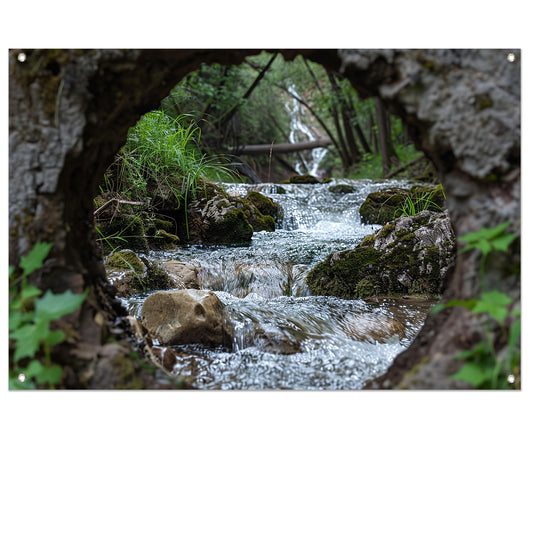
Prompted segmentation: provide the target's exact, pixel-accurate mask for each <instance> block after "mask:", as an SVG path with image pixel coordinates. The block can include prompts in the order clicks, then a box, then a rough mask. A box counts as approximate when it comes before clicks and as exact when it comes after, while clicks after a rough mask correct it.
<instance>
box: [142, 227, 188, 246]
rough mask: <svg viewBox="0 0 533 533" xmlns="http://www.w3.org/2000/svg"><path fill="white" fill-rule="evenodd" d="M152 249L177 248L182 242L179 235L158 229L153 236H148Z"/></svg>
mask: <svg viewBox="0 0 533 533" xmlns="http://www.w3.org/2000/svg"><path fill="white" fill-rule="evenodd" d="M148 242H149V244H150V248H151V249H152V250H175V249H176V247H177V246H178V245H179V243H180V238H179V237H178V236H177V235H174V234H172V233H168V232H167V231H165V230H163V229H158V230H157V231H156V232H155V234H154V235H153V236H152V237H148Z"/></svg>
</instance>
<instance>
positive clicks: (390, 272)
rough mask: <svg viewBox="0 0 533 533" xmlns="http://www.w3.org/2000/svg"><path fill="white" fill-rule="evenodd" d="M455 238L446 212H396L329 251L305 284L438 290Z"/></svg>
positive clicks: (392, 291)
mask: <svg viewBox="0 0 533 533" xmlns="http://www.w3.org/2000/svg"><path fill="white" fill-rule="evenodd" d="M454 252H455V237H454V234H453V230H452V228H451V225H450V221H449V219H448V216H447V213H446V212H445V213H432V212H430V211H422V212H421V213H419V214H418V215H415V216H413V217H401V218H398V219H396V220H394V221H393V222H390V223H388V224H386V225H385V226H383V228H381V229H380V230H379V231H377V232H376V233H374V234H373V235H369V236H367V237H365V239H363V241H362V242H361V244H360V245H359V246H358V247H357V248H355V249H352V250H344V251H341V252H335V253H333V254H331V255H330V256H329V257H328V258H327V259H326V260H325V261H323V262H322V263H320V264H318V265H317V266H316V267H314V268H313V269H312V270H311V271H310V272H309V274H308V276H307V283H308V285H309V288H310V290H311V293H312V294H314V295H331V296H339V297H341V298H366V297H369V296H372V295H399V294H430V295H437V294H441V292H442V291H443V289H444V285H445V279H446V275H447V273H448V271H449V269H450V268H451V267H452V266H453V264H454V257H455V256H454Z"/></svg>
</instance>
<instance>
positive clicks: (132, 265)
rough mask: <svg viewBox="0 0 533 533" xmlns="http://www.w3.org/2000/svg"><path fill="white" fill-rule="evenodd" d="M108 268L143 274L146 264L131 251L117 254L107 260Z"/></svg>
mask: <svg viewBox="0 0 533 533" xmlns="http://www.w3.org/2000/svg"><path fill="white" fill-rule="evenodd" d="M106 266H107V267H108V268H112V269H115V270H133V272H135V273H136V274H142V273H143V272H144V270H145V265H144V263H143V262H142V261H141V260H140V259H139V258H138V257H137V255H136V254H135V253H134V252H132V251H131V250H123V251H121V252H115V253H113V254H112V255H111V256H109V257H108V259H107V260H106Z"/></svg>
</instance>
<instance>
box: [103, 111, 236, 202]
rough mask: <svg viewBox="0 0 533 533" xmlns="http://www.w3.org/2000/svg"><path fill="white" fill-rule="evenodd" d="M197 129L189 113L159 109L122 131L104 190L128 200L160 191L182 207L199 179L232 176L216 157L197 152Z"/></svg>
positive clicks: (198, 187) (198, 130)
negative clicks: (175, 113) (124, 137)
mask: <svg viewBox="0 0 533 533" xmlns="http://www.w3.org/2000/svg"><path fill="white" fill-rule="evenodd" d="M200 138H201V130H200V128H199V127H198V126H197V125H196V123H195V120H194V118H193V117H191V116H190V115H179V116H178V117H176V118H171V117H169V116H167V115H166V114H165V113H164V112H163V111H151V112H149V113H147V114H146V115H144V116H143V117H142V118H141V119H140V120H139V122H137V124H136V125H135V126H133V127H132V128H130V130H129V132H128V137H127V140H126V143H125V145H124V146H123V147H122V149H121V150H120V152H119V153H118V154H117V157H116V160H115V162H114V164H113V166H112V167H111V169H109V171H108V172H107V173H106V176H105V185H106V188H107V190H113V191H115V192H116V193H118V194H119V195H121V196H123V197H124V196H125V197H127V198H129V199H131V200H141V201H144V200H145V199H146V195H147V192H149V191H152V192H153V191H157V190H164V191H166V192H165V193H164V195H166V194H168V191H170V193H171V194H172V195H174V197H175V199H176V200H177V205H178V207H180V205H181V204H182V202H183V203H184V205H185V206H187V203H188V201H189V199H190V198H191V196H192V197H193V198H194V197H196V193H197V191H198V190H199V189H200V188H202V186H203V181H204V180H205V179H206V178H209V179H223V178H224V177H226V178H232V174H233V173H232V170H231V169H229V168H227V167H226V166H224V164H223V163H221V162H220V158H218V157H215V156H207V155H206V154H204V153H202V151H201V149H200Z"/></svg>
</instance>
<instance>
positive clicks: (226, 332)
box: [141, 289, 232, 346]
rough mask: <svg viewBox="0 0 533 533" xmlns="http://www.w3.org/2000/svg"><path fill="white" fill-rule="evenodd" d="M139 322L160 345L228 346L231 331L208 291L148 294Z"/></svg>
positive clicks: (223, 310)
mask: <svg viewBox="0 0 533 533" xmlns="http://www.w3.org/2000/svg"><path fill="white" fill-rule="evenodd" d="M141 322H142V324H143V325H144V327H145V328H146V329H147V330H148V333H149V334H150V335H151V336H152V337H154V338H157V340H158V341H159V342H160V343H161V344H163V345H174V344H193V343H200V344H208V345H226V346H231V344H232V335H231V327H230V326H229V321H228V319H227V316H226V312H225V308H224V304H223V303H222V302H221V301H220V300H219V299H218V297H217V296H216V294H215V293H214V292H211V291H201V290H195V289H178V290H171V291H160V292H155V293H154V294H151V295H150V296H149V297H148V298H147V299H146V300H145V302H144V305H143V307H142V311H141Z"/></svg>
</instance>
